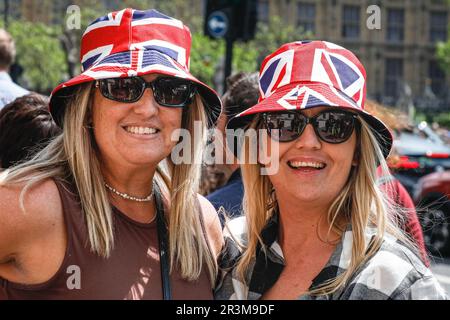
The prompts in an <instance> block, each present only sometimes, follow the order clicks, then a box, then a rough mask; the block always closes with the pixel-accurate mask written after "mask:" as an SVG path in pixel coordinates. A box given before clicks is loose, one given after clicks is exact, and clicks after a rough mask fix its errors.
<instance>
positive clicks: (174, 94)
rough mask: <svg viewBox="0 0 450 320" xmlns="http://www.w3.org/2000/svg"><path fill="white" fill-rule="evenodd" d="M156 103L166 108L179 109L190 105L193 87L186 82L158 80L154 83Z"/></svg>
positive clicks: (169, 79) (180, 80)
mask: <svg viewBox="0 0 450 320" xmlns="http://www.w3.org/2000/svg"><path fill="white" fill-rule="evenodd" d="M154 89H155V90H154V93H153V94H154V96H155V100H156V102H158V103H159V104H160V105H163V106H168V107H181V106H184V105H186V104H188V103H190V99H191V97H192V92H193V85H192V83H191V82H190V81H188V80H183V79H177V78H159V79H157V80H156V81H155V83H154Z"/></svg>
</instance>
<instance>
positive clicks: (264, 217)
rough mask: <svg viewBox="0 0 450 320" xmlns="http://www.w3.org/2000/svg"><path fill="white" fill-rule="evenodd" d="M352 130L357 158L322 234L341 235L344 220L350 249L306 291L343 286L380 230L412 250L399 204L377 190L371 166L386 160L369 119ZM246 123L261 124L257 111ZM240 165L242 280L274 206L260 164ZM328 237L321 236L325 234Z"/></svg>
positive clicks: (373, 245)
mask: <svg viewBox="0 0 450 320" xmlns="http://www.w3.org/2000/svg"><path fill="white" fill-rule="evenodd" d="M360 120H361V126H360V127H359V128H358V130H357V132H358V133H357V134H358V136H357V137H358V139H357V141H358V142H357V149H356V150H357V151H356V152H358V155H359V164H358V166H357V167H355V168H354V169H353V170H351V173H350V176H349V178H348V180H347V183H346V184H345V186H344V187H343V189H342V191H341V192H340V194H339V195H338V196H337V198H336V199H335V200H334V202H333V203H332V205H331V206H330V208H329V210H328V213H327V215H326V217H323V218H326V219H327V223H328V225H329V230H328V235H330V234H331V232H332V231H333V232H336V233H337V234H339V235H342V234H343V233H344V231H345V227H346V226H347V224H348V223H350V224H351V226H352V231H353V232H352V234H353V243H352V255H351V260H350V263H349V266H348V269H347V270H346V271H344V272H343V273H342V274H340V275H338V276H337V277H336V278H334V279H331V280H330V281H328V282H327V283H324V284H323V285H321V286H320V287H319V288H316V289H313V290H311V291H309V292H308V293H309V294H311V295H328V294H332V293H334V292H336V291H338V290H339V289H341V288H343V287H345V285H346V284H347V283H348V282H349V280H350V278H351V277H352V275H353V274H354V273H355V271H356V270H357V269H358V268H359V267H360V266H362V265H363V264H364V262H366V261H367V260H368V259H370V257H372V256H373V255H374V254H375V253H376V252H377V251H378V250H379V248H380V246H381V244H382V241H383V238H384V236H385V234H386V233H389V234H391V235H393V236H394V237H396V238H397V239H399V240H401V241H403V242H404V243H405V244H407V245H408V246H410V247H411V248H412V249H413V250H414V251H416V252H417V246H416V245H415V243H414V241H413V240H412V239H411V238H410V237H408V236H406V235H405V234H404V233H403V231H401V229H400V228H399V223H398V222H399V221H400V220H402V219H403V218H404V214H403V211H402V210H401V208H399V207H396V206H395V204H394V203H392V201H390V200H389V199H388V198H387V197H386V196H385V194H384V193H383V192H382V191H381V190H380V188H379V187H378V185H377V183H376V181H377V172H376V171H377V167H378V166H379V165H380V166H381V168H382V171H383V174H389V173H388V172H389V170H388V167H387V165H386V161H385V159H384V157H383V153H382V151H381V149H380V147H379V144H378V142H377V139H376V137H375V135H374V133H373V131H372V130H371V129H370V127H369V125H368V124H367V123H366V122H365V121H364V120H363V119H361V118H360ZM250 127H251V128H257V129H259V128H262V123H261V120H260V117H256V118H255V119H254V121H253V122H252V124H251V125H250ZM250 145H251V142H250V141H249V139H245V140H244V145H243V152H245V153H244V154H243V158H242V159H246V158H248V157H249V155H250ZM243 162H244V164H243V165H242V166H241V168H242V169H241V170H242V176H243V183H244V190H245V192H244V201H243V210H244V213H245V216H246V221H247V236H248V240H247V243H246V245H245V246H246V248H245V250H244V253H243V255H242V257H241V259H240V260H239V262H238V265H237V274H238V275H239V277H240V278H241V280H242V281H246V275H247V270H248V268H249V267H250V264H251V262H252V259H253V258H254V256H255V252H256V248H257V246H258V243H260V244H261V245H262V244H263V243H262V239H261V237H260V234H261V231H262V229H263V228H264V226H265V225H266V224H267V222H268V220H269V219H270V218H271V217H272V215H274V214H275V212H276V209H277V207H278V205H277V200H276V196H275V193H274V192H272V190H273V185H272V184H271V182H270V180H269V178H268V176H267V175H260V169H261V165H260V164H249V162H248V161H243ZM369 227H370V228H374V229H375V230H376V232H375V235H374V238H373V239H372V243H371V245H370V246H368V243H367V241H366V239H367V238H366V229H367V228H369ZM328 238H330V237H328V236H327V239H328ZM262 248H264V246H262Z"/></svg>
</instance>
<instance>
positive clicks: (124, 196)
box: [105, 182, 153, 202]
mask: <svg viewBox="0 0 450 320" xmlns="http://www.w3.org/2000/svg"><path fill="white" fill-rule="evenodd" d="M105 186H106V188H108V189H109V191H111V192H113V193H115V194H117V195H118V196H120V197H122V198H124V199H127V200H131V201H137V202H147V201H152V199H153V189H152V192H151V193H150V194H149V195H148V196H146V197H145V198H137V197H133V196H130V195H129V194H126V193H122V192H120V191H117V190H116V189H114V188H113V187H111V186H110V185H109V184H107V183H106V182H105Z"/></svg>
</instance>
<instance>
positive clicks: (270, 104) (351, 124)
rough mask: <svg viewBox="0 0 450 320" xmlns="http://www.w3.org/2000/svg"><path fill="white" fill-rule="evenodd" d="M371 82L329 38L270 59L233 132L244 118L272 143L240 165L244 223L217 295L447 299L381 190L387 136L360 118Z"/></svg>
mask: <svg viewBox="0 0 450 320" xmlns="http://www.w3.org/2000/svg"><path fill="white" fill-rule="evenodd" d="M365 75H366V73H365V70H364V67H363V66H362V65H361V63H360V62H359V60H358V59H357V58H356V57H355V55H353V53H351V52H350V51H348V50H346V49H345V48H342V47H340V46H338V45H335V44H333V43H329V42H325V41H312V42H306V41H302V42H293V43H288V44H285V45H283V46H282V47H281V48H279V49H278V50H277V51H276V52H274V53H273V54H271V55H269V56H268V57H266V59H265V60H264V61H263V64H262V67H261V71H260V89H261V90H260V94H261V95H260V99H259V103H258V104H257V105H255V106H253V107H251V108H249V109H248V110H246V111H244V112H242V113H241V114H239V115H237V116H236V117H235V118H233V119H231V120H230V122H229V123H228V125H227V127H228V129H233V128H234V127H235V126H236V124H237V123H242V121H248V123H249V125H248V127H247V128H248V129H247V132H248V131H249V130H251V129H256V130H262V131H263V132H265V133H266V136H264V135H263V136H262V137H261V134H260V135H259V140H258V141H257V144H258V152H259V153H258V162H257V163H249V162H248V158H249V157H248V156H247V157H246V158H245V160H247V161H244V164H243V165H242V176H243V181H244V188H245V196H244V202H243V208H244V212H245V217H242V218H238V219H237V220H232V221H231V222H230V223H229V229H230V230H231V233H230V236H229V237H228V238H227V241H226V250H224V251H223V252H222V261H221V268H222V272H223V274H222V278H221V282H220V284H219V286H218V287H217V290H216V298H217V299H302V300H311V299H322V300H323V299H326V300H335V299H445V298H446V295H445V293H444V291H443V290H442V288H441V287H440V286H439V284H438V283H437V281H436V279H435V278H434V277H433V275H432V273H431V272H430V270H429V269H428V268H427V267H426V266H425V265H424V263H423V262H422V260H421V258H420V257H419V256H418V254H417V248H416V247H415V244H414V241H411V240H410V239H409V238H408V237H406V236H405V235H404V233H403V232H402V231H401V230H400V228H399V227H398V220H397V219H398V216H401V208H399V206H396V204H395V203H392V201H389V200H387V198H386V195H385V194H383V192H381V191H380V189H379V187H378V185H377V183H376V179H377V167H378V166H380V167H381V168H382V169H381V170H382V171H383V172H388V171H387V170H388V169H387V165H386V161H385V158H386V157H387V156H388V154H389V151H390V149H391V146H392V136H391V135H390V132H389V130H388V128H387V127H386V126H385V125H384V124H383V123H382V122H381V121H380V120H379V119H377V118H376V117H374V116H373V115H371V114H369V113H368V112H366V111H364V101H365V92H366V89H365ZM332 118H333V119H334V122H335V124H334V125H335V127H336V128H337V127H338V128H339V130H337V131H338V132H339V134H336V133H335V132H332V131H330V129H329V128H330V121H331V120H330V119H332ZM249 137H250V136H246V138H245V139H244V144H243V152H242V154H244V155H245V154H246V155H250V154H251V150H250V148H251V147H252V143H250V141H249ZM261 150H266V151H267V153H268V154H269V156H268V157H266V158H264V156H266V155H264V154H261V152H262V151H261ZM244 152H245V153H244ZM263 160H267V161H263ZM277 166H278V167H277ZM272 167H275V168H277V170H275V171H273V170H270V171H271V172H270V173H269V174H268V175H261V172H264V170H265V169H269V168H272ZM265 172H266V173H268V172H269V171H268V170H266V171H265Z"/></svg>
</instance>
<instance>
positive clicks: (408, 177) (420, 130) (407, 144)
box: [390, 122, 450, 195]
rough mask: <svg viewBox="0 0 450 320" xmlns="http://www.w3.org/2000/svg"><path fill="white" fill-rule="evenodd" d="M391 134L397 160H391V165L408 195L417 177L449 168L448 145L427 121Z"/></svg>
mask: <svg viewBox="0 0 450 320" xmlns="http://www.w3.org/2000/svg"><path fill="white" fill-rule="evenodd" d="M394 135H395V137H394V149H395V152H396V153H397V154H398V161H396V162H395V163H393V164H390V167H391V169H392V171H393V172H394V175H395V176H396V178H397V179H398V180H400V182H401V183H402V184H403V185H404V186H405V188H406V190H408V192H409V193H410V194H411V195H412V194H413V191H414V187H415V185H416V184H417V181H418V180H419V179H420V178H421V177H423V176H424V175H426V174H429V173H432V172H436V171H442V170H450V146H449V145H447V144H446V143H445V142H443V141H442V139H441V138H440V137H439V136H438V135H437V134H436V133H435V132H434V131H433V130H432V129H431V128H430V127H429V126H428V125H427V123H426V122H421V123H419V124H418V125H417V126H414V127H412V128H409V129H404V130H401V131H400V132H396V133H395V134H394Z"/></svg>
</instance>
